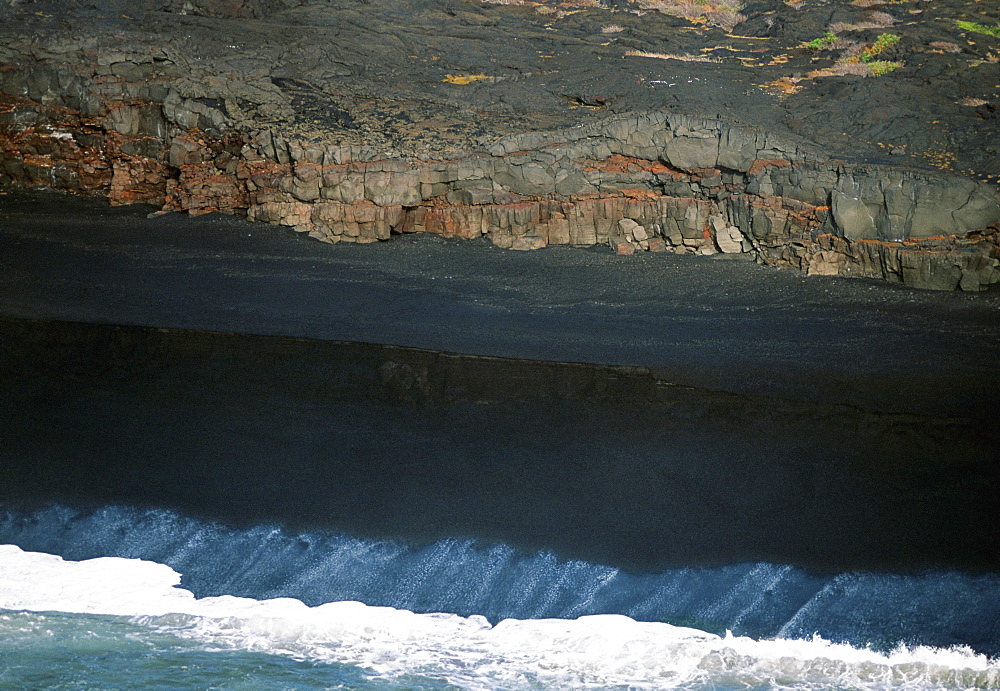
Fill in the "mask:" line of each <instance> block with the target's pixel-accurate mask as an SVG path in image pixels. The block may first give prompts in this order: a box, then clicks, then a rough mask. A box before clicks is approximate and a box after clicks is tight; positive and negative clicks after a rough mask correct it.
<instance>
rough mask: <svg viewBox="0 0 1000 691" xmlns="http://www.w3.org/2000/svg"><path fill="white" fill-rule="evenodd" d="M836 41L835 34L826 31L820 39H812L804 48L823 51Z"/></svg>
mask: <svg viewBox="0 0 1000 691" xmlns="http://www.w3.org/2000/svg"><path fill="white" fill-rule="evenodd" d="M836 40H837V34H833V33H830V32H829V31H827V32H826V33H825V34H823V35H822V36H821V37H820V38H814V39H813V40H811V41H809V43H807V44H806V48H808V49H809V50H823V49H824V48H827V47H828V46H830V44H832V43H834V42H835V41H836Z"/></svg>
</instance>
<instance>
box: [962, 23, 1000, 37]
mask: <svg viewBox="0 0 1000 691" xmlns="http://www.w3.org/2000/svg"><path fill="white" fill-rule="evenodd" d="M955 24H957V25H958V28H959V29H961V30H962V31H972V32H973V33H977V34H984V35H986V36H992V37H993V38H1000V24H997V25H996V26H986V25H985V24H979V23H977V22H962V21H956V22H955Z"/></svg>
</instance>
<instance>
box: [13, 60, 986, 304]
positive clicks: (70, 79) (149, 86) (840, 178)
mask: <svg viewBox="0 0 1000 691" xmlns="http://www.w3.org/2000/svg"><path fill="white" fill-rule="evenodd" d="M156 64H157V63H156V62H155V61H154V60H150V61H148V62H143V61H141V60H140V61H136V60H135V58H132V59H131V60H125V59H123V60H120V61H117V62H110V63H108V59H107V58H106V59H103V60H102V59H100V58H99V59H97V60H96V63H95V64H94V65H93V72H92V73H91V74H85V73H83V72H84V71H83V70H78V71H77V72H76V73H74V72H72V71H70V70H64V69H53V68H52V67H50V66H38V65H15V64H8V65H5V66H4V67H3V71H2V72H0V90H2V91H3V92H4V93H2V94H0V183H3V184H8V185H17V186H26V187H32V186H45V187H52V188H57V189H64V190H67V191H72V192H79V193H86V194H100V195H104V196H106V197H107V198H108V199H109V200H110V201H111V202H112V203H114V204H124V203H134V202H142V203H148V204H154V205H157V206H160V207H161V208H162V210H163V211H178V212H189V213H192V214H201V213H210V212H223V213H230V214H245V215H246V216H247V217H248V218H249V219H251V220H254V221H261V222H266V223H272V224H278V225H283V226H288V227H291V228H294V229H295V230H298V231H301V232H306V233H308V234H310V235H311V236H313V237H315V238H317V239H319V240H323V241H328V242H342V241H347V242H375V241H378V240H386V239H388V238H390V237H391V235H392V234H394V233H410V232H428V233H436V234H439V235H443V236H446V237H463V238H475V237H480V236H484V235H485V236H487V237H488V238H490V239H491V240H492V241H493V242H494V243H495V244H496V245H498V246H500V247H504V248H510V249H520V250H526V249H538V248H541V247H545V246H547V245H579V246H587V245H595V244H608V245H610V246H612V247H613V248H614V249H615V250H616V251H617V252H619V253H621V254H630V253H632V252H635V251H671V252H675V253H698V254H713V253H716V252H723V253H730V254H735V253H749V254H752V255H753V256H754V257H755V258H756V259H757V260H758V261H761V262H766V263H769V264H775V265H787V266H792V267H795V268H798V269H800V270H802V271H805V272H807V273H809V274H811V275H844V276H852V275H858V276H868V277H880V278H883V279H886V280H890V281H897V282H901V283H904V284H906V285H910V286H915V287H922V288H934V289H955V288H961V289H963V290H980V289H982V288H984V287H985V286H987V285H989V284H991V283H995V282H997V281H1000V268H998V267H1000V262H998V257H1000V242H998V232H997V228H998V227H1000V226H998V225H997V224H1000V194H998V192H997V189H996V188H995V187H992V186H989V185H984V184H980V183H977V182H975V181H973V180H970V179H966V178H959V177H944V176H938V175H931V174H929V173H925V172H916V171H908V170H903V169H899V168H887V167H880V166H872V165H866V166H850V165H847V164H845V163H843V162H839V161H833V160H829V159H828V158H827V157H826V156H825V155H824V154H823V152H822V150H820V149H818V148H817V147H816V146H815V145H812V144H810V143H808V142H805V141H800V140H795V139H793V138H790V137H782V138H779V137H776V136H774V135H772V134H769V133H768V132H766V131H764V130H761V129H755V128H749V127H738V126H734V125H731V124H728V123H726V122H724V121H722V120H719V119H705V118H697V117H691V116H685V115H678V114H673V113H665V112H647V113H639V114H634V113H633V114H628V115H619V116H611V117H608V118H605V119H603V120H600V121H595V122H592V123H590V124H587V125H584V126H577V127H571V128H568V129H561V130H552V131H544V132H538V131H533V132H525V133H522V134H517V135H513V136H508V137H502V138H500V139H497V140H494V141H491V142H479V143H472V142H470V143H469V145H468V147H467V150H465V151H463V152H459V153H458V154H455V155H452V156H450V157H447V158H445V157H442V158H440V159H437V160H428V159H427V158H426V157H424V158H421V157H419V156H414V155H406V154H403V153H400V152H394V151H391V150H380V149H378V148H377V147H370V146H366V145H365V144H364V143H360V144H359V143H358V142H351V141H331V140H329V139H325V138H324V137H322V136H318V135H317V134H316V133H315V132H301V131H298V130H296V128H294V127H290V126H289V127H285V126H281V125H278V126H267V125H265V124H263V122H262V120H263V118H261V117H260V112H270V113H274V112H280V111H281V109H282V108H283V107H285V105H286V104H283V103H281V102H280V100H274V99H270V100H269V96H274V94H273V92H271V91H269V90H268V89H267V87H266V86H262V85H261V84H252V85H249V86H247V87H246V88H244V89H242V90H241V89H238V88H237V87H235V86H233V85H232V84H223V83H221V82H220V83H214V84H213V83H212V82H211V80H208V81H207V82H197V83H195V82H192V81H190V80H185V79H183V78H176V77H170V76H164V75H162V74H160V73H159V72H157V71H156V70H155V69H154V67H155V65H156ZM154 73H155V75H159V76H158V77H157V79H153V77H154V76H155V75H154ZM157 80H158V81H157ZM265 84H266V83H265ZM112 87H113V88H112ZM213 89H214V90H213ZM213 94H214V95H213ZM261 94H264V96H261ZM253 99H256V100H253ZM241 104H242V105H241ZM253 108H256V109H257V114H256V115H254V114H248V110H249V109H253Z"/></svg>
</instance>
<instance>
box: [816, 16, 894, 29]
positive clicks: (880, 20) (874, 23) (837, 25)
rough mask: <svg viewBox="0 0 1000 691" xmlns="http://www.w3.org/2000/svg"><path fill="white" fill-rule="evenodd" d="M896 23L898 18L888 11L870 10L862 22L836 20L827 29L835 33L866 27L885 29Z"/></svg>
mask: <svg viewBox="0 0 1000 691" xmlns="http://www.w3.org/2000/svg"><path fill="white" fill-rule="evenodd" d="M895 23H896V18H895V17H893V16H892V15H891V14H889V13H888V12H869V13H868V14H866V15H865V16H864V17H863V18H862V19H861V21H860V22H855V23H853V24H851V23H849V22H834V23H833V24H831V25H830V26H829V27H827V31H829V32H830V33H834V34H841V33H844V32H845V31H863V30H864V29H884V28H886V27H887V26H892V25H893V24H895Z"/></svg>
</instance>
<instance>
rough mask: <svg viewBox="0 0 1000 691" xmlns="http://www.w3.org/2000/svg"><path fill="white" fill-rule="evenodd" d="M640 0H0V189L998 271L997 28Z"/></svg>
mask: <svg viewBox="0 0 1000 691" xmlns="http://www.w3.org/2000/svg"><path fill="white" fill-rule="evenodd" d="M98 5H100V6H99V7H98ZM657 5H663V3H654V2H648V1H647V2H636V3H634V4H633V3H628V2H616V3H611V2H604V3H597V2H562V3H555V2H550V3H544V2H534V3H527V2H506V3H501V4H483V3H480V2H475V1H474V0H404V1H401V2H389V1H388V0H370V1H369V2H363V3H359V2H350V1H348V0H271V1H268V0H257V1H256V2H238V1H236V0H228V1H226V0H197V1H189V2H183V3H181V2H174V1H165V2H164V1H155V0H147V2H144V3H138V4H137V3H118V4H117V5H116V4H115V3H86V2H71V1H70V0H61V1H52V2H28V1H18V0H3V2H2V3H0V18H2V19H3V24H2V27H0V37H2V40H0V186H2V185H10V186H44V187H52V188H56V189H62V190H68V191H73V192H81V193H87V194H98V195H103V196H106V197H107V198H108V199H109V200H110V201H111V202H112V203H115V204H125V203H134V202H142V203H148V204H154V205H157V206H160V207H161V209H162V212H170V211H186V212H189V213H192V214H200V213H210V212H218V211H221V212H225V213H238V214H245V215H246V216H247V217H249V218H250V219H252V220H258V221H264V222H269V223H275V224H280V225H284V226H290V227H293V228H295V229H296V230H299V231H303V232H307V233H309V234H310V235H311V236H313V237H315V238H318V239H320V240H324V241H328V242H341V241H352V242H375V241H378V240H387V239H389V238H390V237H391V236H392V234H394V233H408V232H418V231H423V232H430V233H437V234H440V235H445V236H460V237H478V236H480V235H486V236H488V237H489V238H490V239H491V240H492V241H493V242H494V243H495V244H497V245H498V246H501V247H506V248H512V249H536V248H540V247H544V246H546V245H551V244H571V245H580V246H587V245H595V244H610V245H611V246H612V247H613V248H614V249H615V250H616V251H617V252H618V253H620V254H629V253H632V252H635V251H670V252H676V253H700V254H713V253H718V252H722V253H733V254H737V253H745V254H748V255H751V256H753V257H754V258H756V259H757V260H758V261H762V262H766V263H769V264H777V265H790V266H794V267H796V268H798V269H801V270H803V271H806V272H808V273H810V274H826V275H832V274H836V275H845V276H870V277H880V278H884V279H886V280H889V281H894V282H902V283H904V284H906V285H910V286H915V287H922V288H936V289H954V288H961V289H963V290H981V289H983V288H985V287H986V286H988V285H990V284H992V283H996V282H998V281H1000V261H998V259H1000V191H998V187H997V185H996V181H997V174H998V173H1000V170H998V169H997V168H998V166H997V162H998V159H997V148H996V147H997V142H998V141H1000V127H998V125H997V122H998V119H997V115H996V109H995V107H994V106H993V105H992V103H993V102H995V101H996V100H997V98H998V96H997V94H998V92H1000V58H998V55H1000V38H996V37H994V36H992V35H991V34H990V33H988V32H987V33H982V32H980V31H978V30H977V31H971V30H969V29H968V28H967V27H969V26H970V24H969V22H973V24H972V26H975V27H979V28H980V29H989V28H990V27H991V26H992V24H990V21H991V20H992V21H993V22H994V23H995V22H996V21H998V20H1000V16H994V17H987V16H984V15H982V13H981V12H982V10H983V8H981V7H980V6H979V5H978V4H976V3H974V2H962V1H959V0H952V1H951V2H942V3H940V4H939V3H937V2H935V3H934V4H933V5H931V4H928V3H922V2H894V3H893V4H892V5H887V6H886V7H885V8H878V7H873V6H872V4H871V3H855V4H847V3H843V2H831V1H830V0H805V2H801V3H795V4H792V5H787V4H785V3H781V2H760V3H754V4H752V5H750V6H747V7H745V8H743V14H740V15H736V14H735V11H734V10H733V11H730V12H729V14H726V11H729V10H725V8H722V9H720V8H715V9H712V8H711V7H709V6H704V7H709V9H710V10H711V11H707V12H705V13H704V14H698V15H697V16H694V15H693V14H692V12H691V11H688V12H687V13H684V12H679V11H678V10H677V7H675V6H672V9H671V12H672V13H665V12H662V11H657V10H656V6H657ZM858 5H864V7H859V6H858ZM704 7H702V9H704ZM660 9H663V8H662V7H660ZM730 9H731V8H730ZM880 9H881V10H884V11H881V12H879V10H880ZM985 9H987V10H988V8H985ZM678 14H680V15H681V16H677V15H678ZM876 14H880V15H884V16H882V17H876ZM886 17H888V18H886ZM876 19H877V21H876ZM713 24H714V25H715V26H713ZM719 24H722V26H718V25H719ZM887 27H889V28H887ZM963 27H966V28H963ZM833 29H836V30H837V32H839V35H838V34H835V33H834V31H832V30H833ZM890 31H891V32H894V33H891V34H890V33H889V32H890ZM998 31H1000V30H998ZM887 35H888V36H893V37H895V38H893V39H886V38H885V36H887ZM824 36H825V37H826V38H827V43H826V44H824V43H822V41H820V42H819V43H817V41H816V40H812V41H810V39H818V38H819V37H824ZM831 36H833V37H834V38H830V37H831ZM835 40H836V41H839V42H840V43H839V44H838V43H835ZM864 51H868V52H867V53H865V52H864ZM876 54H877V57H878V58H879V60H878V61H875V60H873V59H870V58H871V57H872V56H874V55H876ZM866 55H867V56H868V59H865V60H863V59H862V58H865V56H866ZM852 56H853V57H852ZM859 56H860V57H859ZM854 58H857V59H854ZM873 64H877V65H881V67H878V69H876V68H874V67H872V65H873ZM886 65H888V66H886ZM993 85H996V86H993ZM960 92H961V93H960Z"/></svg>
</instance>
